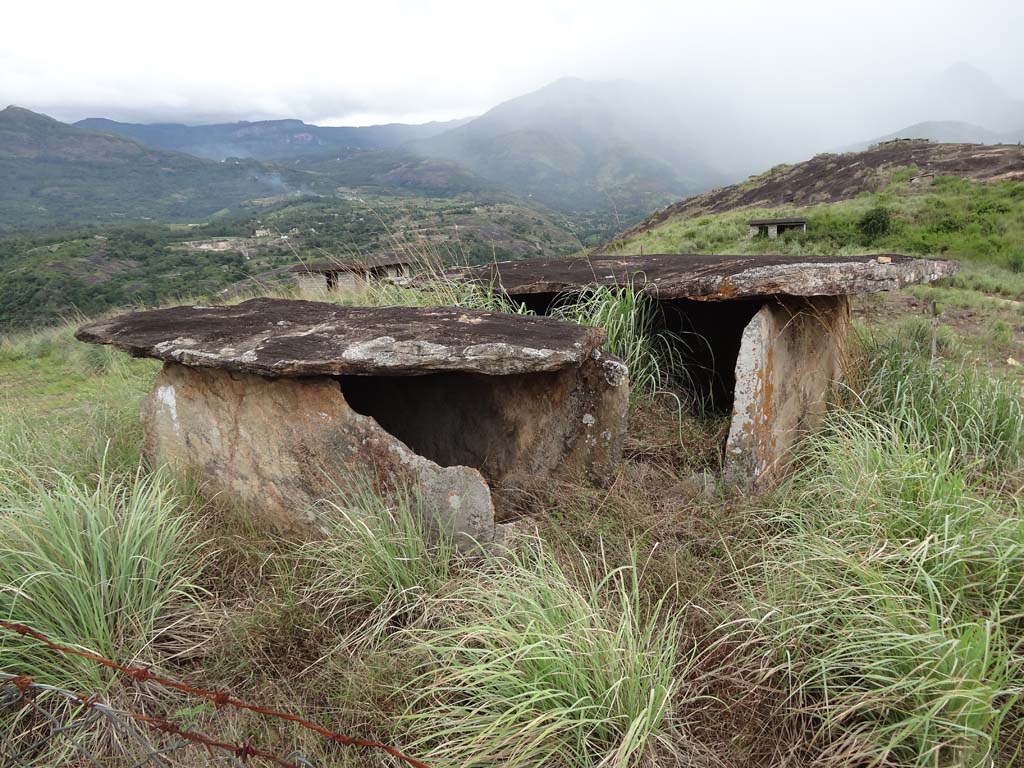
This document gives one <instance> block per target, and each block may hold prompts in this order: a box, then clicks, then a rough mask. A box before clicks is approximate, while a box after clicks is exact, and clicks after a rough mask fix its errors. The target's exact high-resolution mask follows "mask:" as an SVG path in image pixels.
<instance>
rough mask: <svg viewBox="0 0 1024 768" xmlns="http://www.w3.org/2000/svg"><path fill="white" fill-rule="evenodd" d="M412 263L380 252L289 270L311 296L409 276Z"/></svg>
mask: <svg viewBox="0 0 1024 768" xmlns="http://www.w3.org/2000/svg"><path fill="white" fill-rule="evenodd" d="M412 267H413V261H412V259H411V258H409V257H408V256H405V255H404V254H401V253H377V254H369V255H365V256H358V257H353V258H350V259H339V260H330V261H312V262H307V263H303V264H296V265H295V266H294V267H292V268H291V269H290V270H289V271H290V272H291V273H292V275H293V276H294V278H295V282H296V283H297V284H298V286H299V288H300V289H302V290H304V291H307V292H309V293H326V292H335V291H337V292H344V291H355V290H358V289H359V288H361V287H363V286H365V284H366V283H368V282H369V281H371V280H384V279H388V278H401V277H408V276H409V274H410V272H411V271H412Z"/></svg>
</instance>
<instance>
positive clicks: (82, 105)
mask: <svg viewBox="0 0 1024 768" xmlns="http://www.w3.org/2000/svg"><path fill="white" fill-rule="evenodd" d="M2 15H3V28H2V30H0V106H2V105H3V104H6V103H13V104H18V105H21V106H25V107H28V108H30V109H35V110H38V111H42V112H46V113H48V114H51V115H53V116H54V117H57V118H59V119H62V120H69V121H70V120H76V119H79V118H82V117H90V116H104V117H112V118H115V119H122V120H133V121H143V122H147V121H155V120H174V121H180V122H188V123H198V122H215V121H221V120H235V119H264V118H276V117H298V118H301V119H304V120H306V121H308V122H312V123H318V124H322V125H357V124H368V123H377V122H389V121H402V122H422V121H425V120H430V119H445V118H451V117H460V116H467V115H473V114H479V113H480V112H482V111H484V110H486V109H487V108H488V107H490V106H493V105H494V104H496V103H498V102H500V101H502V100H504V99H507V98H510V97H513V96H517V95H520V94H522V93H525V92H528V91H530V90H534V89H536V88H538V87H540V86H542V85H544V84H546V83H548V82H550V81H551V80H554V79H556V78H559V77H562V76H566V75H575V76H578V77H583V78H588V79H645V80H646V79H657V80H676V79H679V80H689V81H691V82H693V81H699V82H702V83H704V84H705V85H709V86H710V87H713V88H721V89H722V90H723V91H729V92H736V93H744V92H748V91H749V90H750V89H754V88H765V87H767V86H772V87H778V86H782V87H785V88H787V89H790V90H792V91H795V92H797V93H799V94H801V96H800V98H801V99H802V100H803V102H804V103H805V105H806V104H809V103H813V102H814V100H816V99H817V100H822V105H823V106H822V108H823V109H827V108H828V106H827V104H828V103H830V102H831V101H832V100H833V99H836V98H837V94H841V93H842V92H843V90H844V89H846V88H851V89H853V90H852V93H855V94H856V93H858V92H860V91H861V89H862V87H863V85H864V84H865V83H870V84H871V86H870V87H872V88H883V89H884V88H885V87H886V84H887V83H888V82H889V81H890V80H891V79H892V78H901V79H907V78H914V77H926V76H928V75H930V74H933V73H937V72H940V71H942V70H944V69H945V68H947V67H948V66H950V65H952V64H955V63H957V62H961V61H966V62H969V63H971V64H973V65H974V66H976V67H978V68H980V69H982V70H984V71H986V72H987V73H988V74H990V75H991V76H992V77H993V78H994V80H995V81H996V83H997V84H998V85H999V86H1001V87H1002V88H1004V89H1006V90H1007V91H1009V92H1010V93H1011V94H1012V95H1014V96H1016V97H1022V96H1024V77H1022V75H1024V1H1022V0H975V1H974V2H965V1H964V0H931V1H930V2H923V1H921V2H919V1H917V0H857V2H848V1H847V2H842V3H840V2H831V1H830V0H775V2H767V1H762V2H744V1H742V0H702V1H701V2H691V1H689V0H670V1H665V2H663V1H662V0H632V1H630V2H625V1H624V0H615V1H614V2H605V1H604V0H586V1H585V2H566V1H565V0H506V1H505V2H488V1H487V0H448V1H445V2H441V1H439V0H420V1H417V0H373V2H360V3H353V2H345V0H331V1H330V2H321V1H320V0H303V1H302V2H281V0H274V1H273V2H264V1H262V0H255V1H254V0H250V1H249V2H244V3H241V2H230V3H228V2H218V0H168V1H165V2H154V1H152V0H151V1H150V2H145V1H143V2H140V1H139V0H88V1H84V0H49V2H41V1H40V0H29V1H27V2H22V1H17V2H16V1H15V0H10V1H9V2H5V3H4V8H3V12H2ZM894 127H896V126H894Z"/></svg>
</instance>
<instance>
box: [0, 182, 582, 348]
mask: <svg viewBox="0 0 1024 768" xmlns="http://www.w3.org/2000/svg"><path fill="white" fill-rule="evenodd" d="M268 202H269V201H268ZM245 210H246V212H245V213H244V214H238V215H224V216H222V217H220V218H218V219H216V220H214V221H213V222H211V223H209V224H205V225H201V226H180V225H179V226H175V225H162V224H145V225H142V224H140V225H134V226H124V227H103V228H96V227H94V228H88V229H81V230H65V231H58V232H49V233H46V234H25V235H21V236H15V235H10V236H8V237H0V270H2V271H3V274H4V280H3V281H2V282H0V333H2V332H4V331H9V330H10V329H12V328H19V327H20V328H24V327H30V326H33V325H40V324H51V323H54V322H59V321H60V319H61V318H62V317H63V318H67V317H74V316H76V315H78V314H81V313H84V314H95V313H97V312H102V311H104V310H106V309H109V308H111V307H119V306H120V307H123V306H132V305H134V306H139V305H143V306H152V305H154V304H157V303H160V302H166V301H170V300H174V299H176V298H180V297H184V296H195V297H209V296H215V295H216V294H217V293H218V292H219V291H221V290H224V289H228V288H230V287H231V286H236V285H237V286H238V287H239V288H240V289H241V290H251V289H252V288H253V286H254V285H260V284H272V283H275V282H277V281H278V280H279V279H281V277H282V275H281V274H279V273H280V272H281V271H282V270H284V269H286V268H287V267H290V266H292V265H294V264H297V263H299V261H301V260H306V261H315V260H322V259H325V258H331V257H344V256H352V255H357V254H359V253H372V252H374V251H380V250H393V249H395V248H396V247H397V248H407V249H409V250H411V251H414V252H417V251H422V250H424V249H429V250H430V251H431V252H432V253H436V254H438V255H439V256H440V257H441V258H442V259H443V260H445V261H448V262H450V263H460V264H465V263H482V262H486V261H493V260H495V259H499V260H500V259H518V258H525V257H535V256H559V255H563V254H566V253H572V252H574V251H577V250H579V249H580V247H581V246H580V242H579V240H578V239H577V238H576V236H575V235H574V234H573V233H572V231H571V230H570V229H569V228H568V227H567V225H566V223H565V222H564V221H559V220H556V219H555V218H554V217H552V216H551V215H550V214H548V213H545V212H543V211H539V210H535V209H532V208H527V207H524V206H521V205H517V204H515V203H508V202H490V203H488V202H478V203H469V202H463V201H462V200H460V199H446V198H437V197H420V196H415V195H413V194H411V193H408V194H406V195H404V196H399V195H389V196H385V197H372V196H369V195H367V196H365V197H363V196H359V197H357V196H356V195H355V193H348V194H345V195H339V196H338V197H334V198H319V197H317V198H299V199H297V200H296V201H294V202H284V203H273V204H267V205H261V206H249V207H248V208H247V209H245ZM257 232H260V233H262V234H261V235H260V236H259V237H257V236H256V233H257Z"/></svg>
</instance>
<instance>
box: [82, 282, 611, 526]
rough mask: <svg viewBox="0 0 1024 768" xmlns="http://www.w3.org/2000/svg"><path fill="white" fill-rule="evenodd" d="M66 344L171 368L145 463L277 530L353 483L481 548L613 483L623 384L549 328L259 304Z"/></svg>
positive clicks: (467, 315) (598, 359) (145, 315)
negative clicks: (361, 475)
mask: <svg viewBox="0 0 1024 768" xmlns="http://www.w3.org/2000/svg"><path fill="white" fill-rule="evenodd" d="M76 335H77V337H78V338H79V339H82V340H84V341H90V342H94V343H104V344H114V345H115V346H118V347H120V348H122V349H125V350H127V351H129V352H130V353H132V354H134V355H137V356H150V357H155V358H158V359H161V360H164V361H165V364H164V368H163V371H162V372H161V373H160V375H159V377H158V379H157V381H156V383H155V384H154V387H153V390H152V392H151V393H150V395H149V397H148V398H147V400H146V401H145V404H144V407H143V427H144V434H145V449H146V453H147V455H148V456H149V457H150V458H151V459H152V460H153V461H154V462H156V463H164V462H166V463H171V464H174V465H176V466H180V467H183V468H187V469H192V470H197V471H198V472H199V474H200V476H202V477H204V478H206V479H207V481H208V482H209V483H210V485H211V486H212V487H213V488H215V489H217V490H218V491H219V492H221V493H223V494H224V495H225V497H226V498H228V499H231V500H233V501H234V502H235V503H237V504H239V505H241V506H244V507H246V508H248V509H250V510H251V511H252V512H254V513H255V514H257V515H259V516H261V517H263V518H264V519H267V520H269V521H270V522H272V523H273V524H274V525H275V526H276V527H278V528H281V529H284V530H290V529H301V528H307V527H309V526H315V525H316V519H315V517H314V511H313V510H314V505H315V502H316V501H317V500H318V499H321V498H324V497H325V496H330V495H331V494H332V493H334V492H335V491H336V489H337V487H338V486H339V485H340V486H343V485H344V484H345V483H346V482H348V478H350V477H352V475H353V472H354V471H359V470H362V471H369V472H370V473H371V474H372V475H373V476H374V477H375V478H377V479H379V480H380V481H381V482H387V483H393V484H398V485H402V486H412V487H414V488H416V489H418V491H419V492H420V494H421V496H422V501H423V504H424V506H425V507H426V509H427V510H428V511H429V515H430V518H431V521H432V522H433V523H434V524H435V525H436V526H437V527H439V528H444V529H447V530H451V531H453V532H456V533H459V534H460V535H462V537H463V540H464V541H467V542H468V540H469V539H468V538H467V537H471V538H472V539H473V540H475V541H478V542H488V541H491V540H493V539H494V537H495V535H496V533H495V532H496V530H497V529H496V525H497V523H499V522H501V521H504V520H506V519H508V518H510V517H511V516H512V515H513V513H514V511H515V510H516V509H517V505H518V503H519V500H520V499H521V498H522V497H523V496H524V495H525V496H529V495H530V494H532V493H535V492H537V491H540V490H542V489H544V488H545V486H546V485H547V484H548V483H549V482H550V481H551V480H552V479H553V478H556V477H557V478H561V479H574V480H588V481H591V482H598V483H604V482H608V481H610V480H611V479H612V476H613V473H614V471H615V468H616V466H617V464H618V462H619V461H620V459H621V454H622V441H623V438H624V435H625V429H626V419H627V411H628V403H629V385H628V372H627V370H626V368H625V366H624V365H623V364H622V363H621V362H619V361H618V360H616V359H615V358H613V357H609V356H607V355H605V354H603V353H602V352H601V350H600V349H599V348H598V347H599V345H600V343H601V342H602V340H603V332H602V331H600V330H598V329H595V328H585V327H581V326H578V325H575V324H572V323H567V322H564V321H561V320H557V319H554V318H546V317H539V318H538V317H525V316H518V315H499V314H495V313H488V312H474V311H469V310H460V309H454V308H436V309H435V308H431V309H412V308H389V309H345V308H340V307H337V306H335V305H331V304H321V303H316V302H303V301H283V300H270V299H259V300H253V301H249V302H245V303H244V304H241V305H238V306H236V307H205V308H204V307H178V308H174V309H169V310H155V311H152V312H138V313H134V314H130V315H125V316H122V317H119V318H114V319H113V320H107V321H103V322H99V323H93V324H90V325H87V326H84V327H83V328H81V329H80V330H79V331H78V333H77V334H76Z"/></svg>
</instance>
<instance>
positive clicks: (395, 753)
mask: <svg viewBox="0 0 1024 768" xmlns="http://www.w3.org/2000/svg"><path fill="white" fill-rule="evenodd" d="M0 629H5V630H7V631H9V632H14V633H15V634H18V635H20V636H22V637H28V638H31V639H32V640H35V641H37V642H39V643H42V644H43V645H45V646H46V647H47V648H49V649H50V650H52V651H54V652H56V653H61V654H64V655H70V656H77V657H79V658H82V659H86V660H88V661H92V662H94V663H96V664H99V665H100V666H103V667H107V668H108V669H113V670H116V671H117V672H120V673H121V674H123V675H125V676H126V677H128V678H130V679H131V680H134V681H136V682H154V683H157V684H158V685H162V686H164V687H165V688H171V689H173V690H176V691H180V692H181V693H185V694H188V695H190V696H195V697H197V698H201V699H205V700H207V701H209V702H211V703H213V704H214V705H215V706H216V707H225V706H226V707H232V708H234V709H238V710H244V711H248V712H253V713H256V714H259V715H263V716H265V717H272V718H275V719H277V720H284V721H287V722H290V723H294V724H295V725H297V726H299V727H301V728H304V729H306V730H308V731H312V732H313V733H316V734H318V735H319V736H321V737H322V738H324V739H326V740H328V741H332V742H335V743H337V744H341V745H343V746H346V747H348V746H355V747H365V748H367V749H377V750H381V751H383V752H386V753H387V754H389V755H391V756H392V757H394V758H396V759H397V760H401V761H402V762H404V763H406V764H407V765H410V766H412V768H430V767H429V766H428V765H427V764H426V763H423V762H421V761H419V760H417V759H416V758H414V757H410V756H408V755H405V754H403V753H402V752H401V751H399V750H398V749H396V748H395V747H392V746H389V745H387V744H383V743H381V742H379V741H374V740H373V739H363V738H358V737H354V736H347V735H345V734H342V733H337V732H335V731H332V730H330V729H329V728H324V727H323V726H320V725H317V724H316V723H313V722H311V721H309V720H306V719H304V718H302V717H299V716H298V715H293V714H289V713H287V712H279V711H277V710H274V709H270V708H269V707H262V706H259V705H256V704H250V703H248V702H245V701H242V700H241V699H239V698H236V697H235V696H232V695H231V694H230V693H229V692H228V691H225V690H214V689H208V688H199V687H196V686H192V685H189V684H188V683H183V682H180V681H177V680H172V679H170V678H167V677H163V676H162V675H158V674H155V673H153V672H152V671H151V670H150V668H149V667H144V666H134V665H124V664H119V663H117V662H116V661H111V660H110V659H106V658H104V657H102V656H100V655H99V654H95V653H92V652H90V651H83V650H80V649H78V648H71V647H69V646H66V645H61V644H60V643H57V642H54V641H53V640H51V639H50V638H48V637H47V636H46V635H44V634H43V633H42V632H39V631H37V630H35V629H32V628H31V627H29V626H26V625H25V624H19V623H17V622H11V621H2V620H0ZM0 674H2V675H3V676H2V678H0V682H2V683H4V684H6V685H8V686H9V685H13V686H14V687H15V688H17V689H18V690H19V691H20V692H21V694H22V696H23V697H24V696H25V694H26V692H27V691H28V690H46V691H51V692H53V693H55V694H57V695H63V696H65V697H66V698H71V699H73V700H75V701H77V702H78V703H79V704H81V705H82V706H84V707H86V708H88V709H97V708H101V709H99V711H100V712H101V713H104V712H110V713H114V712H115V710H112V709H110V708H109V707H106V705H104V704H102V702H99V701H98V700H97V699H96V698H95V697H93V696H85V695H82V694H79V693H77V692H74V691H65V690H63V689H59V688H54V687H53V686H45V685H43V684H41V683H37V682H35V681H34V680H32V679H31V678H29V677H27V676H25V675H10V674H6V673H0ZM119 714H121V715H123V716H125V717H129V718H131V719H132V720H134V721H136V722H139V723H142V724H144V725H146V726H147V727H149V728H151V729H153V730H157V731H162V732H164V733H167V734H168V735H172V736H177V737H179V738H181V739H186V740H188V741H191V742H194V743H197V744H202V745H205V746H206V747H208V748H215V749H220V750H223V751H225V752H229V753H231V754H233V755H234V756H235V757H237V758H238V759H239V760H241V761H243V762H244V761H245V760H247V759H248V758H249V757H260V758H262V759H264V760H267V761H269V762H272V763H274V764H275V765H278V766H281V768H302V767H301V766H299V765H298V764H296V763H292V762H288V761H286V760H284V759H282V758H280V757H278V756H276V755H274V754H272V753H269V752H265V751H261V750H259V749H256V748H255V747H253V746H252V745H250V744H241V745H239V744H229V743H227V742H222V741H218V740H216V739H212V738H210V737H208V736H205V735H204V734H201V733H196V732H194V731H188V730H184V729H182V728H181V727H179V726H178V725H176V724H175V723H172V722H170V721H169V720H165V719H163V718H158V717H153V716H150V715H143V714H140V713H137V712H121V713H119ZM57 725H59V724H57ZM303 762H304V763H305V761H303ZM306 764H307V765H308V763H306ZM101 768H102V767H101Z"/></svg>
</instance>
